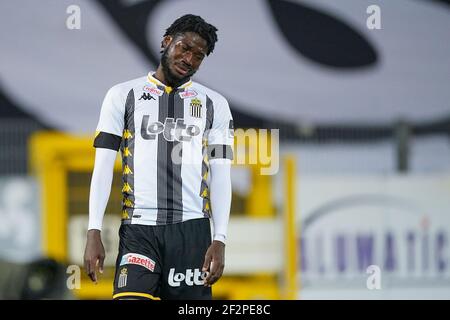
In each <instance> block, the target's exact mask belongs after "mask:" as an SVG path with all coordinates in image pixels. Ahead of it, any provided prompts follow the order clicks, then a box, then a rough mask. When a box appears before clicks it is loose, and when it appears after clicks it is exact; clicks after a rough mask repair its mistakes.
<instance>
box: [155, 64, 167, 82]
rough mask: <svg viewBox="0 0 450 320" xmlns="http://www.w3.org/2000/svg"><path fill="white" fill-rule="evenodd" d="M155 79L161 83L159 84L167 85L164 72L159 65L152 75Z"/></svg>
mask: <svg viewBox="0 0 450 320" xmlns="http://www.w3.org/2000/svg"><path fill="white" fill-rule="evenodd" d="M153 76H154V77H155V78H156V79H158V80H159V81H161V83H163V84H165V85H167V84H168V83H167V80H166V76H165V75H164V71H163V68H162V66H161V64H159V66H158V69H156V72H155V74H154V75H153Z"/></svg>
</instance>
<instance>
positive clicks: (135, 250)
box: [113, 218, 212, 300]
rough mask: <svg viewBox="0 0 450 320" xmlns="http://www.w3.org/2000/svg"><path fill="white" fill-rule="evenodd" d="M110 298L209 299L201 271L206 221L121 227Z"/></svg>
mask: <svg viewBox="0 0 450 320" xmlns="http://www.w3.org/2000/svg"><path fill="white" fill-rule="evenodd" d="M119 238H120V243H119V254H118V256H117V260H116V273H115V277H114V293H113V299H152V300H160V299H168V300H179V299H184V300H198V299H201V300H211V299H212V292H211V287H205V286H204V285H203V280H204V279H205V277H206V272H202V271H201V270H202V266H203V263H204V259H205V254H206V251H207V249H208V247H209V246H210V244H211V227H210V222H209V219H208V218H201V219H192V220H187V221H184V222H180V223H175V224H168V225H157V226H148V225H138V224H122V225H121V226H120V230H119Z"/></svg>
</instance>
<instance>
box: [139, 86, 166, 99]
mask: <svg viewBox="0 0 450 320" xmlns="http://www.w3.org/2000/svg"><path fill="white" fill-rule="evenodd" d="M142 90H144V91H145V92H148V93H151V94H154V95H156V96H158V97H161V96H162V95H163V94H164V91H162V90H159V89H158V88H155V87H150V86H144V88H142Z"/></svg>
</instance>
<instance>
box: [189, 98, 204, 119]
mask: <svg viewBox="0 0 450 320" xmlns="http://www.w3.org/2000/svg"><path fill="white" fill-rule="evenodd" d="M191 116H192V117H194V118H201V117H202V101H201V100H200V99H198V98H194V99H192V100H191Z"/></svg>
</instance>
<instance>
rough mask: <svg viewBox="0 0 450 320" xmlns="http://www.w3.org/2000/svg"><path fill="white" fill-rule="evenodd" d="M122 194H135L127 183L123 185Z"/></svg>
mask: <svg viewBox="0 0 450 320" xmlns="http://www.w3.org/2000/svg"><path fill="white" fill-rule="evenodd" d="M122 192H133V189H131V187H130V185H129V184H128V182H125V183H124V184H123V188H122Z"/></svg>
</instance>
